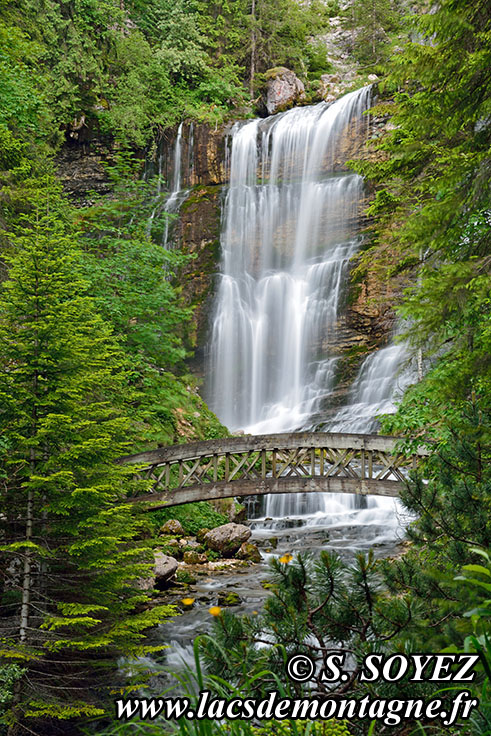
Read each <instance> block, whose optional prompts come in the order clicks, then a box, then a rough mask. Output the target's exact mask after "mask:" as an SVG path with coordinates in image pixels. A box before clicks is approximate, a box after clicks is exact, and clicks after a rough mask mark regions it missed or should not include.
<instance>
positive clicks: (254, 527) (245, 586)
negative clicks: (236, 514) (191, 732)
mask: <svg viewBox="0 0 491 736" xmlns="http://www.w3.org/2000/svg"><path fill="white" fill-rule="evenodd" d="M326 503H327V506H328V508H329V513H328V514H327V513H326V512H325V511H323V512H318V513H316V514H313V515H301V514H298V515H293V514H292V515H290V516H286V517H284V518H274V517H264V516H257V517H256V518H252V519H250V520H249V521H248V522H247V524H226V525H222V527H219V528H218V529H215V530H213V531H214V532H215V534H214V535H212V537H211V538H219V539H225V538H227V533H226V532H232V531H233V528H234V527H240V528H241V529H240V530H235V535H236V542H235V545H236V544H237V540H238V539H240V538H241V535H243V536H247V539H244V541H241V543H240V547H238V548H237V549H236V552H235V556H232V553H231V552H230V551H228V552H223V553H222V554H223V555H225V554H227V555H228V557H224V556H222V557H217V558H216V559H211V560H210V559H208V558H207V557H206V554H207V552H203V551H202V550H203V549H207V550H208V556H210V551H214V552H216V550H210V548H207V547H206V544H204V543H203V542H202V541H201V542H200V541H199V540H200V539H204V538H205V537H206V534H208V532H206V533H205V535H200V534H199V533H198V537H197V538H196V537H194V538H192V537H189V536H188V537H186V536H183V537H181V538H180V539H179V540H178V544H180V546H181V549H182V550H184V551H182V552H181V553H180V554H181V555H182V557H181V559H180V560H177V561H176V563H177V565H176V571H175V575H174V577H173V579H172V580H168V581H167V582H166V583H165V584H164V586H163V587H164V588H165V591H164V592H163V594H162V599H161V600H162V601H165V602H166V603H173V604H175V605H176V606H177V608H178V610H179V611H180V615H178V616H176V617H174V618H173V619H172V620H171V621H169V622H167V623H166V624H163V625H161V626H159V627H157V628H156V629H155V630H154V631H153V632H152V635H151V637H152V640H153V641H154V642H155V643H157V642H159V643H162V642H165V643H167V644H168V648H167V649H166V650H165V651H164V652H163V653H162V654H161V655H156V657H155V659H154V668H155V670H156V671H158V672H159V674H158V676H157V675H156V679H155V681H154V682H153V684H152V689H154V690H155V691H161V689H162V686H163V681H168V679H172V673H175V674H179V673H180V672H182V670H183V669H184V668H185V667H186V666H191V667H192V666H193V649H192V645H193V641H194V638H195V637H196V636H197V635H199V634H202V633H206V632H209V631H210V629H211V625H212V621H213V612H214V609H216V608H220V609H222V608H229V607H230V608H231V610H233V611H234V612H237V613H247V614H250V615H254V612H256V611H257V612H259V611H260V610H261V607H262V605H263V603H264V600H265V597H266V596H267V594H268V592H267V579H268V575H269V561H270V560H271V559H272V558H273V557H279V558H283V559H289V556H290V555H295V554H297V553H298V552H302V553H306V552H310V553H312V554H314V555H315V554H319V552H320V550H322V549H329V550H334V551H336V552H337V553H339V554H340V555H341V556H342V557H344V558H345V559H353V557H354V555H355V554H356V553H357V552H360V551H365V550H368V549H369V548H373V549H374V551H375V554H376V555H377V556H379V557H390V556H393V555H396V554H399V553H400V551H401V548H402V546H403V545H404V535H405V526H406V524H407V523H408V521H409V520H410V519H409V517H408V515H407V512H405V511H404V509H403V507H402V506H401V504H400V503H399V502H398V501H397V500H395V499H388V498H384V499H382V498H375V497H367V498H363V499H357V498H355V497H354V496H340V495H339V494H326ZM258 513H259V514H260V513H261V512H260V511H259V512H258ZM172 523H174V522H172ZM167 524H170V522H167ZM224 527H228V530H225V531H224ZM165 528H166V527H165V525H164V529H165ZM167 529H168V527H167ZM244 530H246V531H244ZM239 532H240V533H239ZM176 536H178V535H176V534H175V533H174V534H167V533H166V534H164V535H163V536H162V539H163V540H165V539H166V538H169V539H168V541H169V540H170V538H173V539H174V538H175V537H176ZM232 536H233V535H232V534H230V536H229V537H228V538H229V539H230V538H231V537H232ZM172 545H175V542H174V541H173V542H171V546H172ZM245 546H248V547H249V549H250V550H252V549H253V550H255V552H254V559H252V560H251V558H250V557H249V559H244V558H243V557H240V556H239V555H238V552H239V550H240V549H241V548H242V550H244V547H245ZM163 548H164V549H168V547H167V546H166V543H165V541H164V542H163ZM190 548H191V549H190ZM229 549H230V547H229ZM192 550H194V551H195V554H196V555H203V556H204V557H205V558H206V561H204V557H201V558H200V560H201V561H200V562H195V561H193V562H191V559H193V560H196V559H197V558H193V557H191V556H190V554H189V553H190V552H191V551H192ZM198 550H200V551H198ZM184 555H186V560H184ZM211 556H212V557H213V555H211ZM210 609H212V612H211V613H210ZM164 670H167V671H168V673H169V674H168V675H167V676H165V675H163V671H164Z"/></svg>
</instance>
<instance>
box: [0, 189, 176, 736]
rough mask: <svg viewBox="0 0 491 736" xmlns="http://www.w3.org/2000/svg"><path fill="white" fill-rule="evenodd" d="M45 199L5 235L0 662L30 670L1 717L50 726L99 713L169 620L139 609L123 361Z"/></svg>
mask: <svg viewBox="0 0 491 736" xmlns="http://www.w3.org/2000/svg"><path fill="white" fill-rule="evenodd" d="M50 199H53V201H54V204H55V205H56V193H53V192H49V191H48V193H45V209H44V212H38V213H37V216H36V217H35V219H34V221H33V222H32V223H31V224H29V223H28V222H27V221H26V219H25V218H24V222H23V224H22V225H19V226H17V227H16V228H15V230H13V231H11V232H9V234H8V239H9V241H10V243H11V245H12V254H11V255H9V256H8V258H7V263H8V267H9V271H8V279H7V280H6V281H4V283H3V284H2V289H1V294H0V313H1V320H0V361H1V368H2V370H1V372H0V398H1V402H0V403H1V408H0V424H1V427H2V439H3V442H2V445H1V449H0V453H1V454H0V475H1V477H2V487H1V491H0V493H1V497H2V508H3V509H5V512H4V513H2V517H1V520H0V524H1V530H0V533H1V539H2V553H3V555H5V556H6V558H7V561H8V564H7V565H6V567H5V572H6V581H5V584H4V589H5V591H6V592H7V593H8V591H9V590H12V589H14V590H15V589H19V588H20V589H21V591H22V600H21V601H19V600H17V601H16V600H15V599H12V597H10V598H9V597H8V596H7V598H6V599H5V600H4V601H3V605H4V606H5V607H6V608H5V610H6V611H7V618H8V621H9V627H8V628H9V635H8V638H7V639H6V640H3V641H2V643H1V648H0V656H1V657H2V659H3V661H7V662H9V661H12V659H13V660H14V661H17V662H19V663H21V665H22V667H25V668H26V669H27V674H26V675H25V676H23V677H22V679H21V682H20V688H19V689H18V690H16V695H15V697H14V700H13V703H12V707H11V708H10V711H9V713H8V714H7V716H6V717H7V720H8V721H9V722H16V721H20V722H24V721H25V720H26V719H27V721H29V719H30V718H32V719H35V720H36V721H41V722H44V723H45V726H46V728H48V724H49V722H50V721H51V720H52V719H55V720H56V719H59V718H62V719H71V718H74V717H77V716H80V715H81V714H85V715H87V714H94V713H101V712H103V711H102V710H101V707H102V708H103V701H104V696H105V695H107V686H108V684H109V680H110V675H109V674H108V673H109V671H110V670H111V669H112V668H113V667H114V659H115V657H117V656H120V655H121V654H125V655H126V656H139V655H141V654H142V653H144V652H145V651H147V647H146V646H145V645H144V644H143V643H142V638H143V636H144V631H145V630H146V629H147V628H148V627H149V626H152V625H154V624H156V623H157V622H159V621H161V620H162V619H163V618H165V617H166V616H168V614H169V613H170V612H171V611H172V609H171V608H170V607H168V606H162V607H157V608H154V609H152V610H148V611H144V610H142V605H144V604H145V602H146V600H147V596H146V594H144V593H143V592H142V591H140V590H139V589H138V586H137V580H138V578H139V577H141V576H142V575H145V574H146V573H148V570H149V569H150V567H151V564H150V560H151V552H150V550H149V549H148V547H147V546H146V545H145V544H144V543H142V542H138V541H137V537H138V535H139V533H140V530H141V528H142V524H141V522H140V520H139V518H138V515H137V514H136V513H135V512H134V509H133V507H132V506H131V505H125V503H124V501H125V498H126V494H127V493H128V492H129V491H130V490H131V489H133V490H135V491H136V490H138V488H139V487H143V486H144V485H145V484H143V485H142V483H141V482H137V481H133V480H132V478H131V473H132V469H131V468H128V467H124V466H120V465H118V464H116V463H115V462H114V461H115V460H116V458H118V457H120V456H121V455H122V454H124V453H125V452H127V451H128V450H129V448H130V445H129V440H130V438H131V425H130V421H129V419H128V418H127V417H126V415H125V410H126V407H127V405H128V401H129V400H130V398H131V394H130V393H128V373H127V367H126V365H125V358H124V356H123V354H122V353H121V350H120V349H119V347H118V346H117V344H116V343H115V341H114V339H113V338H112V336H111V333H110V329H109V328H108V326H107V325H106V324H105V323H104V322H103V321H102V319H101V317H100V316H99V315H98V314H97V312H96V310H95V304H94V300H93V299H92V298H91V297H90V296H88V295H87V284H86V282H85V281H84V279H83V276H82V272H81V268H80V265H79V261H80V254H79V251H78V249H77V247H76V244H75V243H74V238H73V235H68V234H67V228H66V224H65V223H64V221H63V220H62V219H61V218H60V217H59V216H58V215H57V214H56V206H54V207H53V210H54V211H53V212H52V211H51V206H50ZM7 500H8V504H7ZM21 569H22V573H21ZM40 570H41V571H42V573H43V574H42V575H39V571H40ZM7 605H8V608H7ZM151 650H152V647H150V651H151ZM60 661H61V662H63V666H62V667H60V666H59V663H60ZM91 663H92V664H93V665H94V668H91V667H90V664H91ZM81 691H82V692H83V693H84V696H85V697H82V698H81V696H80V693H81Z"/></svg>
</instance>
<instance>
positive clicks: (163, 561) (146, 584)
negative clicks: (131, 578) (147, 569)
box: [137, 550, 179, 590]
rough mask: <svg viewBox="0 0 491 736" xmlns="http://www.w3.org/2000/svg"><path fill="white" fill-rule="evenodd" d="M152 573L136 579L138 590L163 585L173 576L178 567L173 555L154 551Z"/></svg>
mask: <svg viewBox="0 0 491 736" xmlns="http://www.w3.org/2000/svg"><path fill="white" fill-rule="evenodd" d="M154 560H155V562H154V567H153V574H151V575H150V576H149V577H148V578H140V579H139V580H138V583H137V585H138V588H140V590H152V588H159V589H160V588H162V587H165V583H166V582H167V581H168V580H170V579H171V578H173V577H174V575H175V574H176V571H177V568H178V564H179V563H178V562H177V560H175V559H174V557H169V555H164V553H163V552H161V551H160V550H156V551H155V552H154Z"/></svg>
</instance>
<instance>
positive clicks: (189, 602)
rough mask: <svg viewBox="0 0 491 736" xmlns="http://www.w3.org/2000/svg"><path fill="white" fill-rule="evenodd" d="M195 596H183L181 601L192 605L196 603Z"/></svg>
mask: <svg viewBox="0 0 491 736" xmlns="http://www.w3.org/2000/svg"><path fill="white" fill-rule="evenodd" d="M194 601H195V599H194V598H182V599H181V603H183V604H184V605H185V606H192V605H193V603H194Z"/></svg>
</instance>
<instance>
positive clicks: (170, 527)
mask: <svg viewBox="0 0 491 736" xmlns="http://www.w3.org/2000/svg"><path fill="white" fill-rule="evenodd" d="M160 533H161V534H179V535H180V536H181V535H184V534H186V532H185V531H184V529H183V528H182V524H181V522H180V521H178V520H177V519H169V520H168V521H166V522H165V524H164V525H163V526H162V527H161V529H160Z"/></svg>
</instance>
